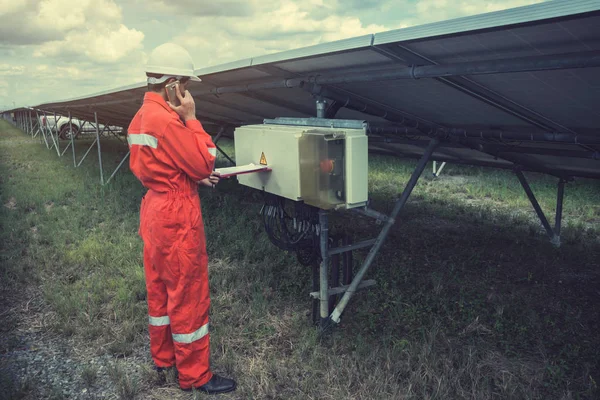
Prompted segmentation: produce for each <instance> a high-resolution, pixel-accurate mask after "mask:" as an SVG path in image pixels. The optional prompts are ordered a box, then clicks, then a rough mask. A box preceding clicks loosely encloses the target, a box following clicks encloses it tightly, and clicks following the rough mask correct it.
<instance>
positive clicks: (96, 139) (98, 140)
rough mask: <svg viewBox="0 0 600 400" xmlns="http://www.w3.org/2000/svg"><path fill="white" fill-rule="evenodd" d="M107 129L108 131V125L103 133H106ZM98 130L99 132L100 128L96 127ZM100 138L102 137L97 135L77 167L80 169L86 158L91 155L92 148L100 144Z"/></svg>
mask: <svg viewBox="0 0 600 400" xmlns="http://www.w3.org/2000/svg"><path fill="white" fill-rule="evenodd" d="M82 126H83V124H82ZM105 129H106V125H105V126H104V128H103V129H102V132H104V130H105ZM96 130H98V126H96ZM99 137H100V135H99V134H96V138H95V139H94V141H93V142H92V144H91V145H90V147H88V149H87V151H86V152H85V154H84V155H83V157H82V158H81V160H79V163H77V167H79V166H80V165H81V163H82V162H83V160H85V158H86V157H87V155H88V154H89V153H90V151H91V150H92V148H93V147H94V146H95V145H96V143H99V142H100V138H99Z"/></svg>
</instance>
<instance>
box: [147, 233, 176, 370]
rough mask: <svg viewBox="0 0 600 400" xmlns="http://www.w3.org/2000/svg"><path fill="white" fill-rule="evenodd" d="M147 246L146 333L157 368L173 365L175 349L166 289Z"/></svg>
mask: <svg viewBox="0 0 600 400" xmlns="http://www.w3.org/2000/svg"><path fill="white" fill-rule="evenodd" d="M148 247H149V245H146V244H145V245H144V272H145V275H146V290H147V292H148V314H149V317H148V332H149V334H150V354H151V355H152V359H153V360H154V364H155V365H156V366H157V367H171V366H173V365H175V348H174V347H173V340H172V334H171V325H170V320H169V317H168V316H167V288H166V287H165V284H164V283H163V282H162V281H161V280H160V277H159V276H158V272H157V271H156V268H154V266H153V265H152V262H151V261H150V251H149V249H148Z"/></svg>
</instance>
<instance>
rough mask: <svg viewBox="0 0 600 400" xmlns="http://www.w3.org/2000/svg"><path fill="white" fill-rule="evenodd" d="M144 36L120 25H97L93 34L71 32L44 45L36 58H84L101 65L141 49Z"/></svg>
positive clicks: (36, 54)
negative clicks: (58, 39)
mask: <svg viewBox="0 0 600 400" xmlns="http://www.w3.org/2000/svg"><path fill="white" fill-rule="evenodd" d="M143 39H144V34H143V33H142V32H140V31H137V30H135V29H128V28H127V27H126V26H125V25H123V24H120V25H119V26H118V28H117V27H114V26H111V25H104V24H97V26H96V27H95V29H94V30H93V31H89V30H86V31H75V32H70V33H69V34H67V35H66V37H65V38H64V39H63V40H61V41H52V42H49V43H44V44H43V45H41V46H40V47H39V48H38V49H37V50H36V51H35V52H34V53H33V55H34V56H35V57H69V58H75V59H76V58H81V57H85V58H87V59H89V60H92V61H95V62H98V63H114V62H116V61H119V60H121V59H122V58H124V57H125V56H127V55H129V54H130V53H131V52H132V51H134V50H140V49H141V48H142V40H143Z"/></svg>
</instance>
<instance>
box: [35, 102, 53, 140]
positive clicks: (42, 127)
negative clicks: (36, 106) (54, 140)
mask: <svg viewBox="0 0 600 400" xmlns="http://www.w3.org/2000/svg"><path fill="white" fill-rule="evenodd" d="M35 117H36V121H37V124H38V126H39V128H38V130H40V129H41V131H42V132H41V133H42V137H43V139H44V143H46V148H47V149H50V145H49V144H48V138H47V137H46V128H44V126H43V125H42V124H41V123H40V114H39V113H38V112H37V110H36V111H35Z"/></svg>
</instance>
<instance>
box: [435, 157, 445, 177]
mask: <svg viewBox="0 0 600 400" xmlns="http://www.w3.org/2000/svg"><path fill="white" fill-rule="evenodd" d="M445 166H446V161H444V162H442V165H440V167H439V168H438V167H437V162H436V161H434V162H433V176H434V178H437V177H439V176H440V174H441V173H442V170H443V169H444V167H445Z"/></svg>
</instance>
